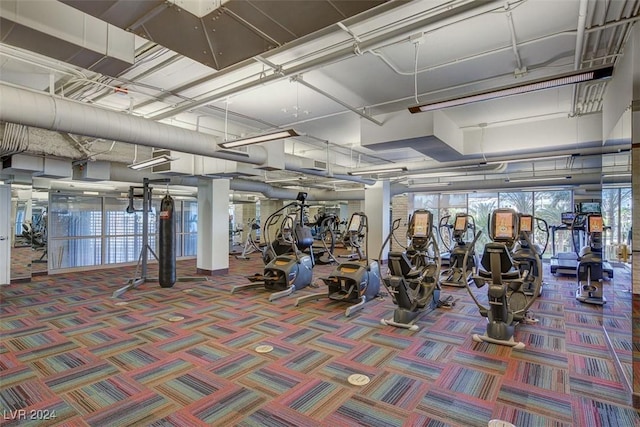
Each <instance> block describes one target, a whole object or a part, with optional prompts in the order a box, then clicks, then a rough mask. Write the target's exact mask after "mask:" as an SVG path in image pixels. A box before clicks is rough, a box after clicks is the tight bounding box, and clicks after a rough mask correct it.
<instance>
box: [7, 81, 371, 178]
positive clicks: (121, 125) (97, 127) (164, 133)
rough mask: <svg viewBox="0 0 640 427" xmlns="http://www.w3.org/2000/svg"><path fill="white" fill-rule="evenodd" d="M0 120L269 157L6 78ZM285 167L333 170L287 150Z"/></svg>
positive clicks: (225, 155)
mask: <svg viewBox="0 0 640 427" xmlns="http://www.w3.org/2000/svg"><path fill="white" fill-rule="evenodd" d="M0 121H4V122H8V123H17V124H22V125H25V126H32V127H37V128H42V129H48V130H53V131H58V132H65V133H69V134H75V135H84V136H90V137H95V138H103V139H106V140H112V141H120V142H126V143H130V144H138V145H142V146H147V147H154V148H163V149H167V150H175V151H179V152H183V153H188V154H196V155H201V156H207V157H213V158H217V159H224V160H230V161H236V162H241V163H249V164H253V165H262V164H264V163H265V162H266V161H267V154H266V150H264V149H263V148H262V147H260V148H258V147H259V146H256V147H253V148H255V149H252V150H251V151H250V152H249V153H245V152H240V151H233V150H218V149H217V140H216V138H215V137H213V136H211V135H207V134H204V133H200V132H196V131H192V130H189V129H184V128H179V127H176V126H171V125H167V124H164V123H158V122H155V121H153V120H149V119H144V118H142V117H137V116H133V115H130V114H125V113H120V112H116V111H110V110H106V109H102V108H98V107H96V106H93V105H89V104H86V103H82V102H78V101H72V100H68V99H64V98H61V97H58V96H52V95H48V94H43V93H39V92H36V91H31V90H26V89H21V88H17V87H14V86H11V85H7V84H4V83H0ZM305 162H307V163H306V164H305ZM285 169H286V170H291V171H296V172H303V173H306V174H309V175H317V176H324V177H329V176H330V175H329V173H328V172H327V171H326V170H314V169H309V164H308V159H306V158H300V157H297V156H293V155H290V154H286V155H285ZM334 170H336V168H334ZM333 176H334V177H338V178H340V179H344V180H347V181H353V182H358V183H363V184H373V183H374V182H375V181H374V180H371V179H366V178H361V177H352V176H349V175H347V170H346V168H339V169H338V170H337V173H336V174H335V175H333Z"/></svg>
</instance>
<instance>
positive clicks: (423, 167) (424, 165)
mask: <svg viewBox="0 0 640 427" xmlns="http://www.w3.org/2000/svg"><path fill="white" fill-rule="evenodd" d="M628 149H629V144H616V145H606V146H604V147H591V148H573V149H564V150H555V151H545V152H537V153H535V154H531V153H527V154H515V155H510V156H494V157H487V159H486V160H485V159H469V160H458V161H454V162H443V163H434V162H432V161H420V162H396V163H393V167H394V168H395V167H398V168H405V169H406V171H405V172H403V173H402V175H413V174H417V173H420V174H428V173H429V172H434V173H435V172H451V171H452V169H453V168H465V169H464V171H465V172H473V167H476V168H477V171H481V170H482V169H480V168H482V167H485V166H486V165H488V164H493V163H509V162H516V161H522V162H527V161H531V162H534V161H545V157H548V158H549V160H557V159H556V157H557V156H567V157H568V158H570V156H575V157H586V156H600V155H602V154H614V153H619V152H621V151H625V150H628ZM532 156H535V157H534V160H531V158H532ZM376 168H377V169H383V168H382V167H380V166H373V167H367V168H358V169H352V170H351V172H370V173H371V174H372V175H374V174H375V173H376Z"/></svg>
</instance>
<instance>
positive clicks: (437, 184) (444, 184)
mask: <svg viewBox="0 0 640 427" xmlns="http://www.w3.org/2000/svg"><path fill="white" fill-rule="evenodd" d="M449 185H451V183H450V182H425V183H424V184H415V183H414V184H409V185H407V188H422V187H447V186H449Z"/></svg>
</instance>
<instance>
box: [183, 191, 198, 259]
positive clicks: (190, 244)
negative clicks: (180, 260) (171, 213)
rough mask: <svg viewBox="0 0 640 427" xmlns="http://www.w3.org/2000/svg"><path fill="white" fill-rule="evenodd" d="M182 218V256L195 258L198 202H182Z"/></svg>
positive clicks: (196, 250)
mask: <svg viewBox="0 0 640 427" xmlns="http://www.w3.org/2000/svg"><path fill="white" fill-rule="evenodd" d="M182 218H183V223H184V225H183V228H182V229H183V233H182V241H183V242H184V243H183V247H184V249H183V252H182V255H183V256H195V255H196V254H197V252H198V202H196V201H195V200H194V201H188V200H185V201H184V202H182Z"/></svg>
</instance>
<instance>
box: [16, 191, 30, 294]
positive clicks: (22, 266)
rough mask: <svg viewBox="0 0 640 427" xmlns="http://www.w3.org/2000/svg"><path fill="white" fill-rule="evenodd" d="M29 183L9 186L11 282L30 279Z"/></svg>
mask: <svg viewBox="0 0 640 427" xmlns="http://www.w3.org/2000/svg"><path fill="white" fill-rule="evenodd" d="M31 191H32V189H31V185H30V184H13V185H12V186H11V229H12V230H13V233H12V242H11V243H12V245H11V246H12V247H11V282H12V283H16V282H18V283H19V282H23V281H30V280H31V265H32V264H31V261H32V258H33V254H32V252H33V250H32V246H31V240H32V236H31V232H30V228H31V227H30V226H31V213H32V201H31Z"/></svg>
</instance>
